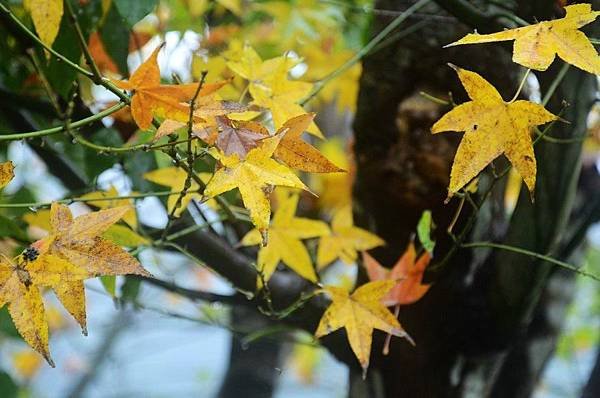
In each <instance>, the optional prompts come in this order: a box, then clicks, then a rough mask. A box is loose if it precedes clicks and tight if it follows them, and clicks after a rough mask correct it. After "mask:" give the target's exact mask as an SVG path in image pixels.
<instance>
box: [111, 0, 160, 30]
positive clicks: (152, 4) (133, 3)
mask: <svg viewBox="0 0 600 398" xmlns="http://www.w3.org/2000/svg"><path fill="white" fill-rule="evenodd" d="M113 3H114V5H116V6H117V10H118V11H119V14H121V17H123V20H124V21H125V22H126V23H127V24H128V25H129V26H133V25H135V24H136V23H137V22H139V21H140V20H141V19H142V18H144V17H145V16H146V15H148V14H150V13H151V12H152V11H154V9H155V8H156V5H157V4H158V0H113Z"/></svg>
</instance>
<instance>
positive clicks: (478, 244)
mask: <svg viewBox="0 0 600 398" xmlns="http://www.w3.org/2000/svg"><path fill="white" fill-rule="evenodd" d="M461 247H464V248H491V249H499V250H505V251H509V252H513V253H518V254H522V255H524V256H529V257H533V258H537V259H538V260H543V261H546V262H549V263H551V264H554V265H557V266H559V267H561V268H565V269H568V270H570V271H573V272H575V273H577V274H580V275H583V276H586V277H589V278H592V279H594V280H596V281H599V282H600V276H598V275H595V274H593V273H591V272H587V271H583V270H581V269H580V268H579V267H577V266H575V265H573V264H569V263H567V262H564V261H560V260H557V259H555V258H553V257H550V256H547V255H544V254H540V253H536V252H533V251H530V250H527V249H523V248H520V247H515V246H509V245H503V244H500V243H493V242H471V243H464V244H462V245H461Z"/></svg>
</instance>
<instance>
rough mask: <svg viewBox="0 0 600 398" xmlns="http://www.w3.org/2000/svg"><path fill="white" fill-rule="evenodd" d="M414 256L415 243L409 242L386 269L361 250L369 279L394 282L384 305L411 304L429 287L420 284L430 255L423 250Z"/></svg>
mask: <svg viewBox="0 0 600 398" xmlns="http://www.w3.org/2000/svg"><path fill="white" fill-rule="evenodd" d="M416 257H417V253H416V251H415V245H414V244H413V243H412V242H411V243H410V244H409V245H408V248H407V249H406V251H405V252H404V254H403V255H402V256H401V257H400V258H399V259H398V262H396V264H395V265H394V267H393V268H392V269H388V268H385V267H383V266H382V265H381V264H379V262H378V261H377V260H375V259H374V258H373V257H371V255H369V253H367V252H363V263H364V266H365V268H366V269H367V274H368V275H369V279H370V280H372V281H379V280H391V281H394V282H395V285H394V287H393V288H392V290H390V291H389V293H388V294H387V295H386V296H385V297H384V298H383V304H385V305H386V306H388V307H391V306H395V305H404V304H412V303H414V302H416V301H418V300H420V299H421V297H423V296H424V295H425V293H427V291H428V290H429V288H430V287H431V285H424V284H422V280H423V272H425V268H427V265H429V262H430V261H431V255H430V254H429V253H428V252H425V253H423V254H422V255H421V256H419V258H418V259H416ZM415 261H416V262H415Z"/></svg>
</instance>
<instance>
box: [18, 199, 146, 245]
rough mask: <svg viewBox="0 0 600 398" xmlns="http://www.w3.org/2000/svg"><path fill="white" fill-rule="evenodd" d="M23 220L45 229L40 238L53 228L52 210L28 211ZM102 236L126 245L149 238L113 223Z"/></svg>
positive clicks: (142, 243)
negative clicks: (51, 221)
mask: <svg viewBox="0 0 600 398" xmlns="http://www.w3.org/2000/svg"><path fill="white" fill-rule="evenodd" d="M102 193H104V192H102ZM127 214H128V213H126V214H125V216H127ZM23 221H25V222H26V223H27V224H29V226H30V227H36V228H39V229H40V230H42V231H43V232H42V231H40V233H38V234H37V235H36V236H38V238H43V237H45V236H47V235H48V233H49V231H50V230H52V225H51V223H50V210H38V211H36V212H35V213H27V214H25V215H24V216H23ZM102 237H103V238H104V239H108V240H110V241H113V242H114V243H116V244H117V245H119V246H125V247H136V246H140V245H144V244H147V243H148V240H147V239H145V238H144V237H142V236H140V235H139V234H137V233H136V232H134V231H132V230H131V229H130V228H128V227H126V226H124V225H111V226H110V227H108V229H107V230H106V231H105V232H104V233H103V234H102Z"/></svg>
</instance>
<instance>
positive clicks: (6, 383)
mask: <svg viewBox="0 0 600 398" xmlns="http://www.w3.org/2000/svg"><path fill="white" fill-rule="evenodd" d="M18 393H19V387H18V386H17V384H16V383H15V382H14V381H13V379H12V378H11V377H10V376H9V375H8V373H6V372H0V397H5V398H14V397H16V396H17V395H18Z"/></svg>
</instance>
